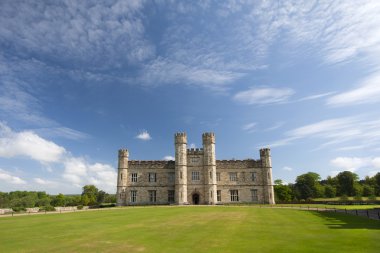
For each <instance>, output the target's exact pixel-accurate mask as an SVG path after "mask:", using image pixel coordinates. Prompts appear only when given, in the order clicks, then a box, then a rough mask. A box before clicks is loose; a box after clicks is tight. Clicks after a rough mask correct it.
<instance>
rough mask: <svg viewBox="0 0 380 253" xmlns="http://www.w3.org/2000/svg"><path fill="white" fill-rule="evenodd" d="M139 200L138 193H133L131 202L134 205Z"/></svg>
mask: <svg viewBox="0 0 380 253" xmlns="http://www.w3.org/2000/svg"><path fill="white" fill-rule="evenodd" d="M136 200H137V191H131V202H132V203H134V202H136Z"/></svg>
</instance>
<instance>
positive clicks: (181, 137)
mask: <svg viewBox="0 0 380 253" xmlns="http://www.w3.org/2000/svg"><path fill="white" fill-rule="evenodd" d="M174 142H175V144H187V135H186V133H175V134H174Z"/></svg>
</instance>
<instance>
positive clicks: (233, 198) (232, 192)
mask: <svg viewBox="0 0 380 253" xmlns="http://www.w3.org/2000/svg"><path fill="white" fill-rule="evenodd" d="M230 196H231V201H233V202H236V201H239V191H238V190H230Z"/></svg>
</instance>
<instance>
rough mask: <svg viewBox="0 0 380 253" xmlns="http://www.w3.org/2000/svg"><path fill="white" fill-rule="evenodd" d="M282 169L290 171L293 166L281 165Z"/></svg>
mask: <svg viewBox="0 0 380 253" xmlns="http://www.w3.org/2000/svg"><path fill="white" fill-rule="evenodd" d="M282 169H283V170H286V171H292V170H293V168H291V167H288V166H285V167H282Z"/></svg>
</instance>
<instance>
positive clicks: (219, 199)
mask: <svg viewBox="0 0 380 253" xmlns="http://www.w3.org/2000/svg"><path fill="white" fill-rule="evenodd" d="M216 201H218V202H220V201H222V191H221V190H217V191H216Z"/></svg>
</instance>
